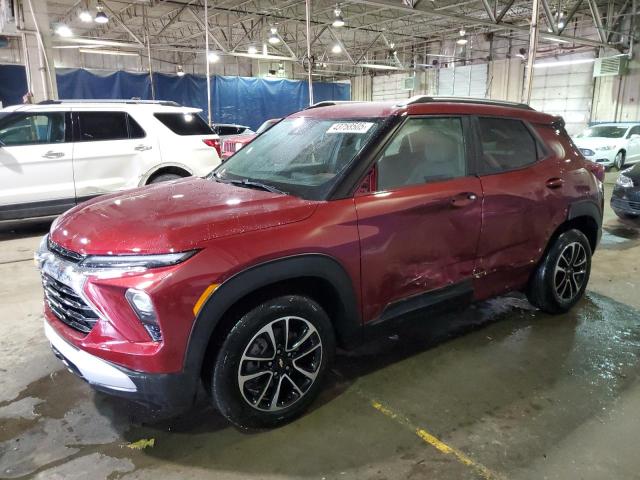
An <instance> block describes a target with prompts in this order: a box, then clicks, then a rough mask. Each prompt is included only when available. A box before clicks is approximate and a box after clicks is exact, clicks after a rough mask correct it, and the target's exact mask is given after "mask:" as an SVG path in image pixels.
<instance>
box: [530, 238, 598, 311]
mask: <svg viewBox="0 0 640 480" xmlns="http://www.w3.org/2000/svg"><path fill="white" fill-rule="evenodd" d="M590 273H591V246H590V244H589V240H588V239H587V237H586V236H585V235H584V234H583V233H582V232H581V231H579V230H575V229H573V230H568V231H566V232H564V233H562V234H561V235H559V236H558V238H556V239H555V241H554V242H553V244H552V245H551V248H549V250H548V252H547V254H546V255H545V257H544V258H543V259H542V261H541V263H540V265H538V268H537V270H536V271H535V272H534V274H533V276H532V278H531V280H530V282H529V287H528V291H527V297H528V298H529V301H530V302H531V303H532V304H533V305H534V306H536V307H538V308H539V309H540V310H542V311H544V312H547V313H564V312H566V311H568V310H569V309H570V308H571V307H573V306H574V305H575V304H576V303H577V302H578V300H580V298H582V296H583V295H584V291H585V289H586V288H587V283H588V281H589V275H590Z"/></svg>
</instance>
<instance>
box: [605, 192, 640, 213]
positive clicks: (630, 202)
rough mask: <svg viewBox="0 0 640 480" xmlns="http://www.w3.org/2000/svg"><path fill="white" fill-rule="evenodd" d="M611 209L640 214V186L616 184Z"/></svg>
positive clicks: (617, 211) (616, 211) (618, 211)
mask: <svg viewBox="0 0 640 480" xmlns="http://www.w3.org/2000/svg"><path fill="white" fill-rule="evenodd" d="M611 209H612V210H613V211H614V212H615V213H617V214H625V215H640V187H627V188H624V187H619V186H617V185H616V186H615V187H614V189H613V192H612V194H611Z"/></svg>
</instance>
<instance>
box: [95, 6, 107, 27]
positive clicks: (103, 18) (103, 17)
mask: <svg viewBox="0 0 640 480" xmlns="http://www.w3.org/2000/svg"><path fill="white" fill-rule="evenodd" d="M96 10H97V11H98V13H96V18H95V19H94V21H95V22H96V23H107V22H108V21H109V17H107V14H106V13H104V12H103V10H104V5H102V3H100V2H98V3H97V5H96Z"/></svg>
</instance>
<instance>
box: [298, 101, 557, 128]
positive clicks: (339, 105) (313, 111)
mask: <svg viewBox="0 0 640 480" xmlns="http://www.w3.org/2000/svg"><path fill="white" fill-rule="evenodd" d="M402 113H408V114H410V115H421V114H423V115H435V114H456V115H458V114H459V115H463V114H475V115H491V116H494V115H495V116H502V117H517V118H522V119H525V120H528V121H531V122H533V123H552V122H554V121H557V120H558V117H555V116H552V115H548V114H546V113H542V112H538V111H536V110H534V109H533V108H531V107H530V106H528V105H526V104H522V103H512V102H502V101H497V100H487V99H476V98H466V97H460V98H456V97H431V96H420V97H413V98H410V99H407V100H401V101H399V100H388V101H377V102H364V101H362V102H361V101H351V102H347V101H337V102H331V101H326V102H320V103H318V104H315V105H312V106H311V107H309V108H307V109H305V110H302V111H300V112H297V113H294V114H293V115H291V117H293V118H295V117H317V118H334V119H335V118H380V117H388V116H391V115H398V114H402Z"/></svg>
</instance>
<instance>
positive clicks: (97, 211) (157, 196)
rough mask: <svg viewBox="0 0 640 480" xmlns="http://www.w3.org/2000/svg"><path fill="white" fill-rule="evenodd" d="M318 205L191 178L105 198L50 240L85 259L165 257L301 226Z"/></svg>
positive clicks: (78, 210)
mask: <svg viewBox="0 0 640 480" xmlns="http://www.w3.org/2000/svg"><path fill="white" fill-rule="evenodd" d="M315 207H316V203H315V202H312V201H308V200H303V199H301V198H297V197H293V196H289V195H281V194H277V193H271V192H265V191H262V190H255V189H249V188H243V187H238V186H234V185H229V184H224V183H219V182H216V181H213V180H204V179H200V178H191V179H185V180H178V181H175V182H168V183H161V184H157V185H152V186H149V187H143V188H138V189H134V190H129V191H127V192H123V193H119V194H112V195H106V196H103V197H98V198H96V199H94V200H91V201H89V202H86V203H84V204H81V205H79V206H77V207H75V208H73V209H72V210H70V211H69V212H67V213H66V214H64V215H63V216H62V217H60V218H59V220H58V221H57V222H56V223H55V225H54V227H53V228H52V232H51V239H52V240H53V241H54V242H56V243H58V244H59V245H61V246H63V247H65V248H67V249H69V250H72V251H74V252H78V253H82V254H105V253H108V254H134V253H139V254H142V253H149V254H152V253H166V252H170V251H185V250H190V249H193V248H198V247H200V246H201V244H202V243H203V242H206V241H208V240H212V239H214V238H219V237H223V236H229V235H236V234H239V233H243V232H247V231H252V230H259V229H264V228H269V227H273V226H276V225H284V224H287V223H292V222H297V221H301V220H304V219H305V218H307V217H309V216H310V215H311V214H312V213H313V211H314V210H315Z"/></svg>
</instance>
